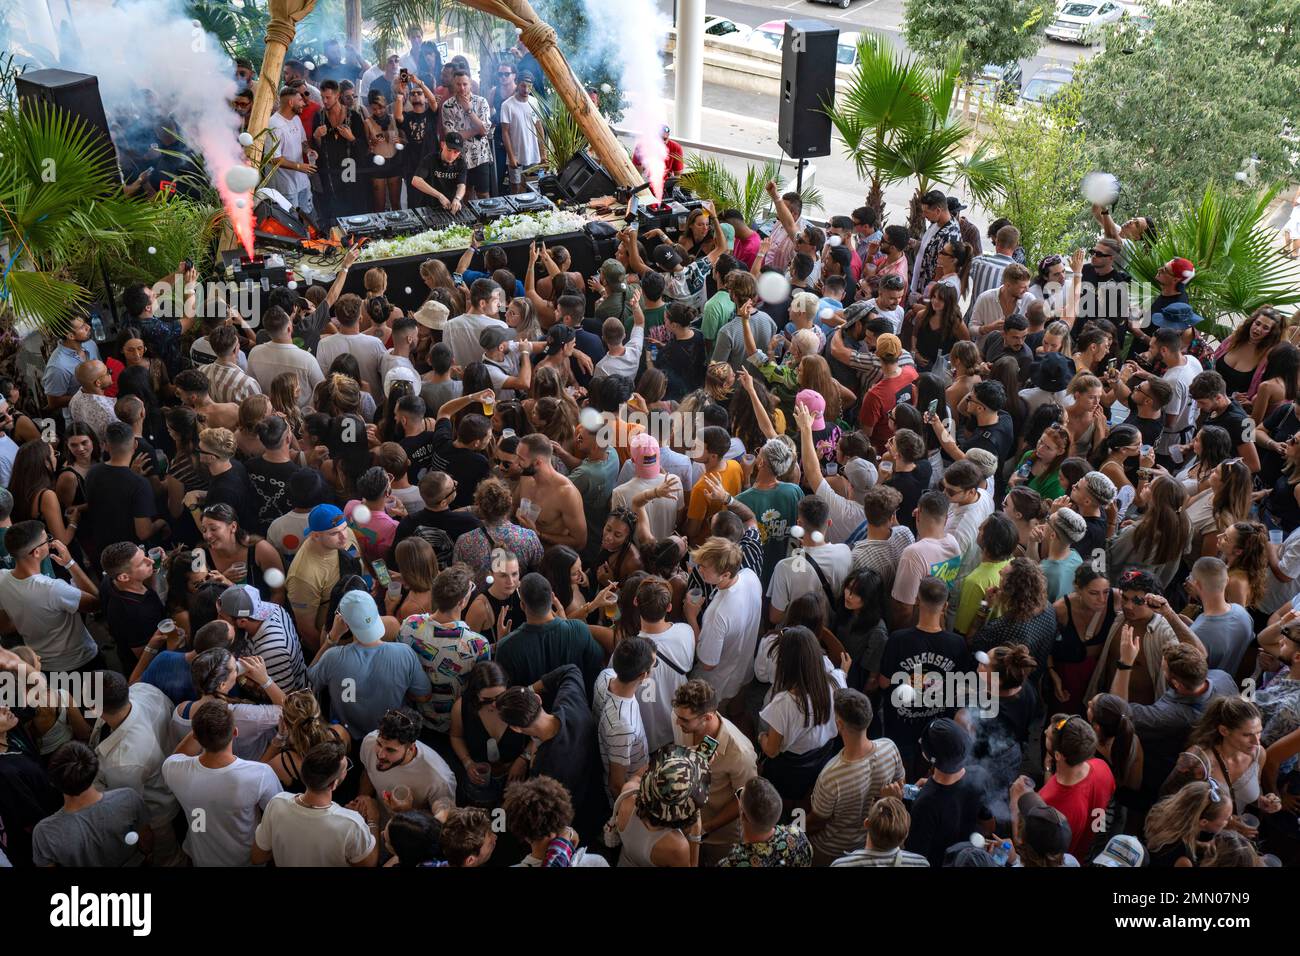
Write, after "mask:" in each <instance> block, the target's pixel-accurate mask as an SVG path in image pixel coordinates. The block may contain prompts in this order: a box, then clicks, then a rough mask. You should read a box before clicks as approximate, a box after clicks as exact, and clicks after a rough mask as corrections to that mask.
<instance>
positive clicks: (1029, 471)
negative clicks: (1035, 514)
mask: <svg viewBox="0 0 1300 956" xmlns="http://www.w3.org/2000/svg"><path fill="white" fill-rule="evenodd" d="M1048 407H1055V406H1047V405H1044V406H1042V408H1048ZM1042 408H1040V409H1039V411H1040V412H1041V411H1042ZM1035 414H1037V413H1035ZM930 430H931V431H932V430H933V429H930ZM1069 457H1070V437H1069V433H1068V432H1066V430H1065V426H1064V425H1062V424H1060V423H1053V424H1052V425H1051V426H1049V427H1048V428H1046V429H1044V430H1043V432H1042V434H1040V435H1039V437H1038V441H1037V442H1036V443H1035V444H1034V447H1033V448H1032V449H1031V450H1029V451H1026V452H1025V453H1024V454H1023V455H1021V456H1020V460H1019V461H1018V462H1017V463H1016V470H1015V473H1014V474H1012V476H1011V478H1010V479H1009V480H1008V484H1010V485H1011V486H1013V487H1014V486H1017V485H1024V487H1026V488H1029V489H1031V490H1033V491H1036V492H1038V493H1039V494H1040V495H1042V496H1043V497H1044V498H1046V499H1047V500H1048V501H1055V500H1056V499H1057V498H1059V497H1061V496H1062V495H1064V494H1065V487H1064V486H1063V485H1062V484H1061V464H1062V463H1063V462H1064V461H1065V459H1067V458H1069Z"/></svg>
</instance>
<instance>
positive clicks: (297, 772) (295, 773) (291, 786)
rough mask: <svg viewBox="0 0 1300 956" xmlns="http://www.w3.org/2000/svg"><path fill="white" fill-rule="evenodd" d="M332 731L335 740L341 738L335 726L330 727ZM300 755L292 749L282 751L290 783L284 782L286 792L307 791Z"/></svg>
mask: <svg viewBox="0 0 1300 956" xmlns="http://www.w3.org/2000/svg"><path fill="white" fill-rule="evenodd" d="M330 733H331V734H333V735H334V739H335V740H339V734H338V731H337V730H335V729H334V727H333V726H331V727H330ZM298 761H299V757H298V755H297V754H295V753H294V752H293V751H292V750H282V751H280V763H281V764H282V765H283V766H284V770H285V772H286V773H287V774H288V775H289V781H290V782H289V783H286V784H284V789H285V792H286V793H306V792H307V784H305V783H303V780H302V770H301V769H300V768H299V763H298Z"/></svg>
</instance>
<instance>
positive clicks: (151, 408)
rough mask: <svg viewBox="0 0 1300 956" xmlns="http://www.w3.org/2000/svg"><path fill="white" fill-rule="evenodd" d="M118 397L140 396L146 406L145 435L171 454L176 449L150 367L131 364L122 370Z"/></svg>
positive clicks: (141, 402) (165, 452)
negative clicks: (164, 418) (169, 434)
mask: <svg viewBox="0 0 1300 956" xmlns="http://www.w3.org/2000/svg"><path fill="white" fill-rule="evenodd" d="M117 397H118V398H119V399H123V398H131V397H133V398H138V399H139V400H140V404H142V405H143V406H144V422H143V424H142V430H143V432H144V437H145V438H146V439H147V440H148V441H149V443H150V444H151V445H153V447H155V448H157V449H158V450H159V451H161V452H163V453H164V454H167V455H170V454H171V453H172V452H173V451H175V449H174V448H173V447H172V443H171V439H170V437H169V436H168V435H167V425H166V422H165V421H164V420H163V408H162V404H161V403H160V401H159V398H158V395H157V393H155V392H154V390H153V383H152V379H151V378H150V375H149V369H148V368H146V367H144V366H141V365H129V366H127V367H126V368H125V369H123V370H122V374H121V376H120V377H119V378H118V380H117Z"/></svg>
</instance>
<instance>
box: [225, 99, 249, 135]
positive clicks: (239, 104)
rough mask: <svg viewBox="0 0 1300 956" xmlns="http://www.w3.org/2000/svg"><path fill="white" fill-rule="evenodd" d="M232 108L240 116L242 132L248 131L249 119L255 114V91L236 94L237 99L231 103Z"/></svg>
mask: <svg viewBox="0 0 1300 956" xmlns="http://www.w3.org/2000/svg"><path fill="white" fill-rule="evenodd" d="M230 106H231V108H232V109H233V110H234V111H235V112H236V113H238V114H239V128H240V130H241V131H245V132H246V131H247V130H248V117H249V116H251V115H252V113H253V91H252V90H240V91H239V92H238V93H236V94H235V98H234V99H233V100H231V101H230Z"/></svg>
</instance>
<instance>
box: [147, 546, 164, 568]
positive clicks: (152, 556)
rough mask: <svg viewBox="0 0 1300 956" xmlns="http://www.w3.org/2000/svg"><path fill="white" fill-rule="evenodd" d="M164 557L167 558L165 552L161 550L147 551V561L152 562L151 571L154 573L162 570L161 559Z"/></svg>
mask: <svg viewBox="0 0 1300 956" xmlns="http://www.w3.org/2000/svg"><path fill="white" fill-rule="evenodd" d="M166 556H167V552H166V551H164V550H163V549H162V548H150V549H149V560H150V561H152V562H153V569H154V570H155V571H158V570H160V569H161V568H162V563H163V558H164V557H166Z"/></svg>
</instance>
